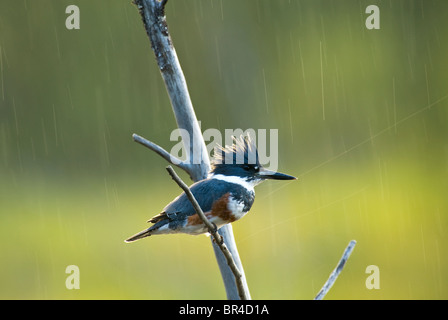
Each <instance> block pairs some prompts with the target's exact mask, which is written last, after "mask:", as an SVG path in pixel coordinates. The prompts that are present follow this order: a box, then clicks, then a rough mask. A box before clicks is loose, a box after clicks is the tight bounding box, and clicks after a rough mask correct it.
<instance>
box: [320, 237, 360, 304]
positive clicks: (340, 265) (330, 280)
mask: <svg viewBox="0 0 448 320" xmlns="http://www.w3.org/2000/svg"><path fill="white" fill-rule="evenodd" d="M355 245H356V241H355V240H352V241H350V243H349V244H348V246H347V248H345V251H344V253H343V254H342V257H341V260H339V263H338V264H337V266H336V268H335V269H334V270H333V272H332V273H331V274H330V276H329V277H328V280H327V282H325V284H324V286H323V287H322V289H320V291H319V293H318V294H317V296H316V297H315V298H314V300H322V299H323V298H324V297H325V295H326V294H327V293H328V291H329V290H330V289H331V287H332V286H333V284H334V283H335V281H336V279H337V278H338V276H339V274H340V273H341V271H342V269H344V266H345V263H346V262H347V260H348V258H350V255H351V254H352V251H353V249H354V248H355Z"/></svg>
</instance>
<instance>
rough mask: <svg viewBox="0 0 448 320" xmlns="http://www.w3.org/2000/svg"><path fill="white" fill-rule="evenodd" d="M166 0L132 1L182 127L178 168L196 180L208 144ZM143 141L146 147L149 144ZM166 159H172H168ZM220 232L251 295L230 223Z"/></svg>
mask: <svg viewBox="0 0 448 320" xmlns="http://www.w3.org/2000/svg"><path fill="white" fill-rule="evenodd" d="M166 3H167V0H161V1H158V0H134V4H136V5H137V8H138V10H139V13H140V15H141V17H142V21H143V24H144V26H145V30H146V33H147V34H148V37H149V39H150V41H151V48H152V49H153V51H154V54H155V57H156V60H157V64H158V67H159V70H160V73H161V75H162V78H163V80H164V82H165V86H166V89H167V92H168V95H169V97H170V101H171V106H172V108H173V112H174V116H175V118H176V122H177V125H178V127H179V129H182V130H181V134H182V141H183V143H184V146H185V150H187V151H189V156H188V159H189V160H188V161H187V162H188V165H187V163H185V162H184V165H185V167H181V168H182V169H183V170H185V171H186V172H187V173H188V174H189V175H190V177H191V178H192V180H193V181H199V180H202V179H205V178H206V177H207V174H208V172H209V171H210V160H209V158H208V153H207V148H206V146H205V142H204V139H203V137H202V133H201V130H200V127H199V123H198V121H197V119H196V114H195V112H194V109H193V104H192V102H191V99H190V94H189V92H188V87H187V83H186V80H185V77H184V74H183V72H182V68H181V66H180V63H179V60H178V58H177V54H176V50H175V49H174V46H173V43H172V40H171V37H170V35H169V32H168V25H167V23H166V17H165V5H166ZM144 145H145V146H147V147H148V146H149V145H151V144H149V145H147V144H144ZM150 149H151V150H153V151H155V152H157V153H158V154H159V155H161V156H162V157H164V158H165V159H167V158H166V154H165V155H164V153H163V152H161V153H160V152H158V151H160V149H161V148H160V149H158V148H151V147H150ZM157 150H158V151H157ZM162 150H163V149H162ZM167 160H168V159H167ZM168 162H170V163H171V161H169V160H168ZM179 167H180V166H179ZM219 233H220V234H221V235H222V237H223V238H224V243H225V244H226V245H227V247H228V249H229V250H230V252H231V253H232V255H233V257H234V258H235V262H236V264H237V265H238V267H239V269H240V270H241V273H242V278H241V279H242V281H243V284H244V289H245V292H246V294H245V296H246V297H248V298H250V294H249V289H248V286H247V283H246V278H245V276H244V270H243V266H242V264H241V260H240V258H239V254H238V249H237V247H236V244H235V239H234V236H233V232H232V227H231V225H230V224H229V225H225V226H223V227H222V228H220V229H219ZM212 243H213V250H214V252H215V256H216V260H217V263H218V265H219V269H220V271H221V275H222V278H223V281H224V286H225V289H226V294H227V298H228V299H232V300H233V299H238V298H239V296H238V290H237V286H236V279H234V276H233V273H232V271H231V270H230V268H229V267H228V266H227V264H226V259H225V258H224V255H223V254H222V252H221V250H220V249H219V247H218V246H217V244H215V243H214V242H212Z"/></svg>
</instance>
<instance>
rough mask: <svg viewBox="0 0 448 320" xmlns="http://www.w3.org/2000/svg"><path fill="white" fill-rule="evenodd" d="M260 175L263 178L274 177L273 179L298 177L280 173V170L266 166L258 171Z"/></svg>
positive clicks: (293, 178)
mask: <svg viewBox="0 0 448 320" xmlns="http://www.w3.org/2000/svg"><path fill="white" fill-rule="evenodd" d="M258 175H259V176H260V178H261V179H273V180H297V178H296V177H293V176H290V175H287V174H284V173H280V172H276V171H271V170H267V169H264V168H261V169H260V171H259V172H258Z"/></svg>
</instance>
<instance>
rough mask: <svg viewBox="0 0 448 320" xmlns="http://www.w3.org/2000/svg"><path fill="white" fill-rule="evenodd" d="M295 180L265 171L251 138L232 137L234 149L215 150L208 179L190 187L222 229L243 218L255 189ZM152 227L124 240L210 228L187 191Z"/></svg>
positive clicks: (199, 202) (154, 221) (252, 201)
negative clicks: (282, 181) (197, 211)
mask: <svg viewBox="0 0 448 320" xmlns="http://www.w3.org/2000/svg"><path fill="white" fill-rule="evenodd" d="M268 179H273V180H296V179H297V178H296V177H293V176H290V175H287V174H284V173H279V172H276V171H271V170H268V169H266V168H264V167H263V166H262V165H261V164H260V161H259V157H258V151H257V148H256V146H255V143H254V141H253V140H252V139H251V138H250V136H249V135H246V136H241V137H240V138H235V137H233V144H232V145H231V146H226V147H221V146H218V147H216V148H215V151H214V155H213V161H212V166H211V169H210V172H209V174H208V176H207V178H206V179H203V180H200V181H198V182H196V183H194V184H192V185H191V186H190V187H189V188H190V190H191V193H192V194H193V195H194V197H195V199H196V200H197V202H198V204H199V206H200V207H201V209H202V211H203V212H204V214H205V216H206V218H207V219H208V220H209V221H210V222H211V223H212V224H214V226H215V227H216V228H217V229H219V228H221V227H222V226H224V225H226V224H228V223H232V222H235V221H237V220H239V219H241V218H242V217H244V216H245V215H246V214H247V213H248V212H249V210H250V209H251V207H252V205H253V203H254V200H255V190H254V187H255V186H256V185H258V184H260V183H261V182H263V181H265V180H268ZM148 222H150V223H152V225H151V226H150V227H149V228H147V229H145V230H143V231H140V232H138V233H136V234H135V235H133V236H131V237H129V238H128V239H126V240H125V242H126V243H129V242H134V241H136V240H139V239H143V238H146V237H149V236H152V235H159V234H175V233H186V234H190V235H199V234H204V233H205V234H206V233H208V229H207V227H206V226H205V224H204V223H203V221H202V220H201V218H200V217H199V215H198V214H197V213H196V211H195V209H194V207H193V205H192V204H191V202H190V200H189V199H188V197H187V195H186V194H185V192H183V193H182V194H180V195H179V196H178V197H176V198H175V199H174V200H173V201H171V202H170V203H169V204H168V205H167V206H166V207H165V208H164V209H163V210H162V212H161V213H159V214H158V215H156V216H154V217H152V218H151V219H149V220H148Z"/></svg>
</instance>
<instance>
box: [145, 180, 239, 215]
mask: <svg viewBox="0 0 448 320" xmlns="http://www.w3.org/2000/svg"><path fill="white" fill-rule="evenodd" d="M190 190H191V192H192V193H193V195H194V197H195V198H196V201H197V202H198V204H199V206H200V207H201V209H202V211H203V212H208V211H210V210H211V209H212V206H213V203H214V202H215V201H216V200H218V199H220V198H221V197H222V196H223V195H224V194H226V193H227V192H230V190H231V186H230V185H229V184H228V183H226V182H223V181H220V180H212V179H207V180H201V181H198V182H196V183H194V184H193V185H191V186H190ZM195 213H196V211H195V209H194V207H193V205H192V204H191V202H190V200H189V199H188V197H187V195H186V194H185V192H183V193H182V194H180V195H179V196H178V197H177V198H176V199H174V200H173V201H171V202H170V203H169V204H168V205H167V206H166V207H165V208H164V209H163V211H162V212H161V213H159V214H158V215H156V216H154V217H152V218H151V219H150V220H148V222H151V223H157V222H159V221H162V220H165V219H168V220H173V219H174V218H175V217H176V216H178V215H181V216H184V217H188V216H192V215H194V214H195Z"/></svg>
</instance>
